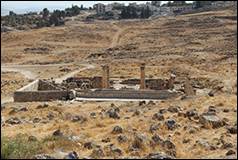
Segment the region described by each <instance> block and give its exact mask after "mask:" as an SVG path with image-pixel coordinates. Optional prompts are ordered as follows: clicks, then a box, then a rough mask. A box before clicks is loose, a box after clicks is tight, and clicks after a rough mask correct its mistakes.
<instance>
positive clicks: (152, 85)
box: [121, 79, 168, 90]
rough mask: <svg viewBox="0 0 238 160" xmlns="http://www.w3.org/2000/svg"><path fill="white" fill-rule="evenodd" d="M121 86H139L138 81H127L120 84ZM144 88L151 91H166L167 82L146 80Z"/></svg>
mask: <svg viewBox="0 0 238 160" xmlns="http://www.w3.org/2000/svg"><path fill="white" fill-rule="evenodd" d="M121 84H128V85H137V84H140V79H127V80H124V81H122V82H121ZM145 84H146V88H147V89H153V90H166V89H168V80H163V79H146V80H145Z"/></svg>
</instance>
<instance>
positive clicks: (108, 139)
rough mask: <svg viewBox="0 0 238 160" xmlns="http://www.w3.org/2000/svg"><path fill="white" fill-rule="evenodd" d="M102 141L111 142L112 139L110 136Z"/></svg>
mask: <svg viewBox="0 0 238 160" xmlns="http://www.w3.org/2000/svg"><path fill="white" fill-rule="evenodd" d="M102 142H103V143H108V142H111V139H110V138H109V137H107V138H103V139H102Z"/></svg>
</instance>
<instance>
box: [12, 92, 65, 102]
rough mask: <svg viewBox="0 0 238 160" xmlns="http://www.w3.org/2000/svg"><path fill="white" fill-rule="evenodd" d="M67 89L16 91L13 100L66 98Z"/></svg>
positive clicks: (29, 100)
mask: <svg viewBox="0 0 238 160" xmlns="http://www.w3.org/2000/svg"><path fill="white" fill-rule="evenodd" d="M68 96H69V92H68V91H16V92H14V95H13V98H14V102H33V101H51V100H63V99H68Z"/></svg>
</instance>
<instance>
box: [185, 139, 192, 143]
mask: <svg viewBox="0 0 238 160" xmlns="http://www.w3.org/2000/svg"><path fill="white" fill-rule="evenodd" d="M190 141H191V139H189V138H184V139H183V143H188V142H190Z"/></svg>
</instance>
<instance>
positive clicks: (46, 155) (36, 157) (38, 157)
mask: <svg viewBox="0 0 238 160" xmlns="http://www.w3.org/2000/svg"><path fill="white" fill-rule="evenodd" d="M33 158H34V159H56V158H55V157H53V156H50V155H48V154H38V155H35V156H34V157H33Z"/></svg>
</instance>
